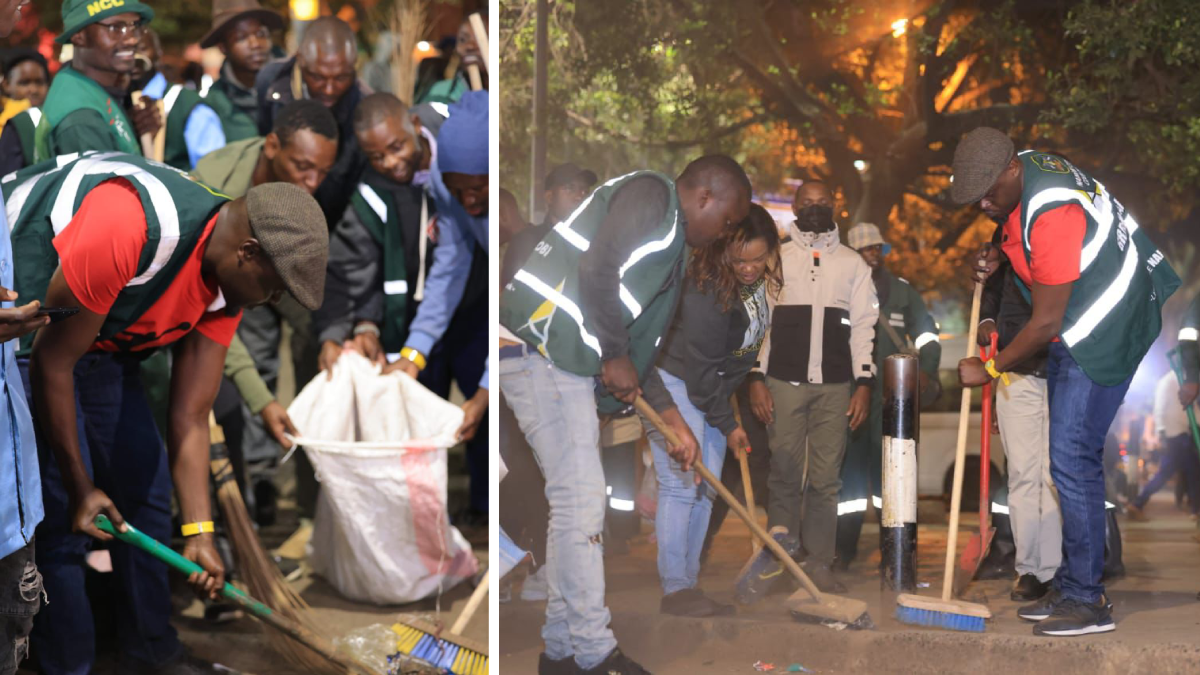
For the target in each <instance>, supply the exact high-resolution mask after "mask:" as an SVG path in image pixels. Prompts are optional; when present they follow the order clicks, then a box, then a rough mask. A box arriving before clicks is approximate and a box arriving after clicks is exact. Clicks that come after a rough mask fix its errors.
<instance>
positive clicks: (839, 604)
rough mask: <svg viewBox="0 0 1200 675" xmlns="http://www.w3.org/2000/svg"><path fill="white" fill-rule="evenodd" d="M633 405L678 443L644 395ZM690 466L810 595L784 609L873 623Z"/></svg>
mask: <svg viewBox="0 0 1200 675" xmlns="http://www.w3.org/2000/svg"><path fill="white" fill-rule="evenodd" d="M634 405H635V406H636V407H637V410H638V412H639V413H641V414H642V416H643V417H645V418H646V419H647V420H649V421H650V423H651V424H653V425H654V428H656V429H658V431H659V433H661V434H662V435H663V437H664V438H666V439H667V442H668V443H670V444H671V445H679V437H677V436H676V435H675V432H674V431H672V430H671V428H670V427H668V426H667V423H666V422H664V421H663V419H662V418H661V417H659V415H658V413H657V412H655V411H654V408H651V407H650V404H649V403H647V402H646V399H644V398H642V397H641V396H639V397H638V398H637V400H636V401H635V403H634ZM692 468H693V469H695V470H696V473H698V474H700V477H701V478H703V479H704V481H705V482H706V483H708V484H709V485H711V486H712V488H713V489H714V490H716V491H717V494H719V495H721V499H724V500H725V503H726V504H728V505H729V508H730V509H732V510H733V512H734V513H736V514H737V515H738V517H739V518H741V519H742V521H743V522H745V523H746V527H749V528H750V531H751V532H753V533H754V536H756V537H758V539H759V541H761V542H762V543H763V545H764V546H766V547H767V548H768V549H770V550H771V553H774V554H775V557H777V558H779V561H780V562H781V563H783V566H784V567H786V568H787V569H788V571H789V572H791V573H792V576H794V577H796V579H797V580H798V581H799V582H800V583H801V584H803V585H804V588H805V589H806V590H807V591H808V595H809V596H811V597H810V598H801V597H798V596H800V595H802V593H803V592H798V593H797V594H796V595H793V596H792V597H791V598H789V599H788V609H790V610H792V611H793V612H795V613H796V614H803V615H806V616H811V617H814V618H816V619H819V620H833V621H840V622H842V623H846V624H850V625H851V626H854V627H858V628H873V627H874V623H873V622H872V621H871V616H870V615H869V614H867V603H865V602H863V601H862V600H855V599H853V598H842V597H838V596H836V595H830V594H828V593H822V592H821V591H819V590H817V586H816V584H814V583H813V582H812V579H809V578H808V575H807V574H805V573H804V570H802V569H800V566H799V565H797V564H796V561H795V560H792V557H791V556H790V555H788V554H787V551H785V550H783V547H782V546H780V545H779V542H777V541H775V539H774V538H772V537H771V536H770V535H768V534H767V531H766V530H764V529H763V528H762V525H759V524H758V521H757V520H755V518H754V516H753V515H752V514H751V513H750V512H749V511H747V510H746V507H744V506H742V505H741V503H740V502H738V500H737V498H735V497H734V496H733V493H732V492H730V491H729V488H727V487H725V485H724V484H722V483H721V481H719V480H717V477H716V476H714V475H713V474H712V472H711V471H709V470H708V467H706V466H704V464H703V463H702V462H700V460H699V459H697V460H696V461H695V462H694V463H693V464H692Z"/></svg>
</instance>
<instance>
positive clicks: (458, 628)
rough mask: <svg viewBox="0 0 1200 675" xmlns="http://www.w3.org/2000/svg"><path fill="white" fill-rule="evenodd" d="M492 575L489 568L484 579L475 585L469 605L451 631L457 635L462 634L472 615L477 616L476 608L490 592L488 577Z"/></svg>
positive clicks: (468, 601)
mask: <svg viewBox="0 0 1200 675" xmlns="http://www.w3.org/2000/svg"><path fill="white" fill-rule="evenodd" d="M491 576H492V571H491V570H490V569H489V570H488V571H487V572H484V573H483V579H481V580H480V581H479V585H478V586H476V587H475V592H474V593H472V594H471V598H470V599H469V600H467V606H466V607H464V608H463V611H462V613H461V614H459V615H458V618H457V619H455V620H454V626H453V627H452V628H451V629H450V632H451V633H453V634H455V635H462V632H463V629H464V628H466V627H467V624H468V623H470V621H471V617H473V616H475V610H477V609H479V605H480V604H482V603H483V601H484V600H485V599H486V598H487V594H488V579H489V578H490V577H491Z"/></svg>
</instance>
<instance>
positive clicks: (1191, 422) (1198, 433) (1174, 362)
mask: <svg viewBox="0 0 1200 675" xmlns="http://www.w3.org/2000/svg"><path fill="white" fill-rule="evenodd" d="M1167 362H1168V363H1170V364H1171V370H1172V371H1174V372H1175V379H1176V380H1178V381H1179V386H1181V387H1182V386H1183V359H1182V357H1181V356H1180V355H1179V348H1178V347H1176V348H1175V349H1172V350H1171V351H1169V352H1167ZM1187 418H1188V427H1190V428H1191V430H1192V442H1193V443H1195V444H1196V452H1198V453H1200V426H1198V425H1197V424H1196V406H1195V405H1189V406H1188V407H1187Z"/></svg>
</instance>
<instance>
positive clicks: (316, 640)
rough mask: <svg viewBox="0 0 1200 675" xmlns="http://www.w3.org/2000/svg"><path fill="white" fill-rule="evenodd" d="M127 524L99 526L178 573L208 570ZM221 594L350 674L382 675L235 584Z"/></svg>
mask: <svg viewBox="0 0 1200 675" xmlns="http://www.w3.org/2000/svg"><path fill="white" fill-rule="evenodd" d="M125 524H126V526H127V529H126V531H125V532H118V531H117V529H116V528H115V527H113V524H112V522H111V521H110V520H109V519H108V516H105V515H103V514H101V515H99V516H96V527H98V528H100V530H102V531H104V532H107V533H109V534H111V535H112V536H114V537H116V538H117V539H120V540H121V541H123V542H125V543H126V544H130V545H131V546H135V547H137V548H140V549H142V550H143V551H145V552H146V553H149V554H150V555H152V556H154V557H155V558H158V559H159V560H161V561H162V562H164V563H166V564H167V565H168V566H170V567H173V568H175V569H176V570H177V571H179V572H182V573H183V574H187V575H191V574H193V573H198V572H204V568H202V567H200V566H199V565H197V564H196V563H194V562H192V561H191V560H188V559H187V558H185V557H183V556H181V555H179V554H178V553H176V552H175V551H173V550H171V549H170V548H169V547H167V546H163V545H162V544H161V543H160V542H159V541H158V540H156V539H154V538H153V537H150V536H148V535H146V534H144V533H143V532H142V531H140V530H138V529H137V528H136V527H134V526H133V525H130V524H129V523H128V522H127V523H125ZM221 595H224V596H225V598H226V599H227V600H230V601H231V602H235V603H237V604H238V605H239V606H241V607H242V608H243V609H245V610H246V611H248V612H250V613H251V614H253V615H254V616H255V617H257V618H258V619H259V620H261V621H262V622H263V623H265V624H267V625H268V626H271V627H272V628H274V629H276V630H278V631H280V632H281V633H283V634H284V635H287V636H289V637H291V638H292V639H293V640H296V641H297V642H300V643H301V644H303V645H304V646H306V647H308V648H309V649H311V650H313V651H314V652H316V653H318V654H320V655H321V656H323V657H325V658H326V659H328V660H329V661H330V662H332V663H334V664H335V665H337V666H338V667H340V668H345V669H346V671H347V672H351V673H358V674H359V675H381V673H380V671H378V670H376V669H374V668H371V667H369V666H367V665H364V664H363V663H360V662H359V661H357V660H356V659H353V658H351V657H349V656H346V655H344V654H340V653H338V652H337V651H335V649H334V647H333V645H332V644H330V643H329V641H328V640H326V639H325V638H323V637H321V636H320V635H317V634H316V633H314V632H312V631H311V630H309V629H307V628H305V627H303V626H301V625H299V624H297V623H295V622H293V621H291V620H289V619H286V618H284V617H282V616H280V615H279V614H278V613H277V612H274V611H272V610H271V608H270V607H267V606H266V605H264V604H263V603H261V602H259V601H258V600H255V599H254V598H252V597H250V596H249V595H246V594H245V593H244V592H242V591H240V590H238V589H237V588H236V587H235V586H233V585H232V584H229V583H226V584H225V586H224V588H222V589H221Z"/></svg>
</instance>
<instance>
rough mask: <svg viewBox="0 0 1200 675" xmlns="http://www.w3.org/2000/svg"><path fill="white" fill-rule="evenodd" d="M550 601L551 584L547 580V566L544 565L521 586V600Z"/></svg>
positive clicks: (526, 578)
mask: <svg viewBox="0 0 1200 675" xmlns="http://www.w3.org/2000/svg"><path fill="white" fill-rule="evenodd" d="M549 599H550V582H549V581H547V580H546V566H545V565H542V566H541V567H539V568H538V571H537V572H536V573H534V574H530V575H529V576H527V577H525V583H524V584H522V585H521V600H523V601H524V602H545V601H546V600H549Z"/></svg>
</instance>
